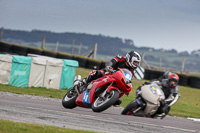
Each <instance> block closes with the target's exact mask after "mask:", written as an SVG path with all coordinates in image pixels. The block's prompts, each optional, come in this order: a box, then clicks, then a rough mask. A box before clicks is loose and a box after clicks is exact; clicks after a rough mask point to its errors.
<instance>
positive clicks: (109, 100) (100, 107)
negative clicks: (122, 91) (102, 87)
mask: <svg viewBox="0 0 200 133" xmlns="http://www.w3.org/2000/svg"><path fill="white" fill-rule="evenodd" d="M118 98H119V92H118V91H117V90H111V91H110V92H109V93H107V94H105V97H101V95H100V96H99V97H97V99H96V100H95V101H94V103H93V105H92V110H93V111H94V112H101V111H104V110H106V109H107V108H109V107H110V106H112V105H113V104H114V103H115V102H116V101H117V100H118Z"/></svg>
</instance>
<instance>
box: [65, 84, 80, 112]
mask: <svg viewBox="0 0 200 133" xmlns="http://www.w3.org/2000/svg"><path fill="white" fill-rule="evenodd" d="M77 97H78V94H77V92H76V91H75V89H74V88H73V87H72V88H71V89H70V90H69V91H68V92H67V93H66V94H65V96H64V97H63V99H62V105H63V107H65V108H69V109H72V108H75V107H76V106H77V105H76V98H77Z"/></svg>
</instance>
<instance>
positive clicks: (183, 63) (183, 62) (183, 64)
mask: <svg viewBox="0 0 200 133" xmlns="http://www.w3.org/2000/svg"><path fill="white" fill-rule="evenodd" d="M184 66H185V58H183V61H182V66H181V72H183V71H184Z"/></svg>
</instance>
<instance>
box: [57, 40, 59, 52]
mask: <svg viewBox="0 0 200 133" xmlns="http://www.w3.org/2000/svg"><path fill="white" fill-rule="evenodd" d="M58 46H59V42H57V43H56V52H58Z"/></svg>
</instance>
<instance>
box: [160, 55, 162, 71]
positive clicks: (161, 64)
mask: <svg viewBox="0 0 200 133" xmlns="http://www.w3.org/2000/svg"><path fill="white" fill-rule="evenodd" d="M161 69H162V59H161V57H160V70H161Z"/></svg>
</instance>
